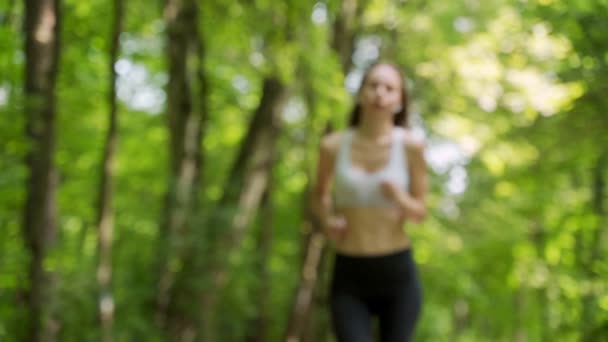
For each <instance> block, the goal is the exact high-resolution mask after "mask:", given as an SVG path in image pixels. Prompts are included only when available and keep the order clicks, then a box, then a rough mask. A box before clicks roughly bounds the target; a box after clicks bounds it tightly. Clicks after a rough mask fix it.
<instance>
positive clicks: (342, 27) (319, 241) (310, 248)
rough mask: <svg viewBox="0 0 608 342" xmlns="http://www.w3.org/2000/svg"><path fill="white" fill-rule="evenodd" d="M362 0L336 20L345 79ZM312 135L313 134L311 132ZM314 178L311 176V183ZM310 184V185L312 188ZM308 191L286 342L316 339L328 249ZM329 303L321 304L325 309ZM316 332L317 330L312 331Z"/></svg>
mask: <svg viewBox="0 0 608 342" xmlns="http://www.w3.org/2000/svg"><path fill="white" fill-rule="evenodd" d="M359 1H360V0H343V1H342V3H341V6H340V12H339V14H338V16H337V18H336V20H335V21H334V25H333V36H332V43H331V46H332V48H333V49H334V51H335V52H336V53H337V54H338V56H339V58H340V63H341V66H342V72H343V74H344V76H346V75H347V74H348V73H349V72H350V70H351V68H352V66H353V63H352V54H353V52H354V48H355V39H356V37H357V34H358V33H359V21H360V19H361V17H362V16H363V11H364V8H365V4H366V3H367V2H366V1H363V2H364V3H365V4H363V5H362V4H361V3H360V2H359ZM312 93H313V92H312V90H311V89H307V94H306V95H307V101H308V107H309V110H311V109H312V108H313V107H314V105H313V104H314V98H313V97H314V95H312ZM330 130H331V126H329V125H328V126H327V127H326V128H325V132H324V133H325V134H326V133H329V131H330ZM310 133H311V134H312V133H313V132H310ZM310 179H312V177H311V176H310V175H309V180H310ZM310 186H311V184H309V187H310ZM309 193H310V191H309V189H308V191H307V193H306V194H305V203H306V205H305V206H304V208H305V209H304V210H305V212H306V215H305V217H306V220H307V222H306V223H305V224H304V225H305V229H304V231H305V236H304V240H305V241H306V242H305V244H304V246H303V250H304V260H303V262H302V270H301V272H300V274H301V275H300V281H299V283H298V288H297V289H296V292H295V297H294V301H293V304H292V309H291V314H290V317H289V323H288V325H287V329H286V331H285V335H284V340H285V341H289V342H296V341H302V340H304V339H305V338H306V336H309V337H310V336H316V333H315V332H310V331H307V330H309V329H311V325H310V324H309V323H308V316H309V315H310V313H311V312H312V311H313V310H314V308H313V305H314V302H315V301H314V293H315V288H316V287H317V285H318V284H317V283H318V280H319V275H320V274H321V273H322V272H323V270H322V268H323V265H324V262H323V257H324V254H325V253H324V250H325V238H324V236H323V233H322V232H321V228H320V226H319V224H318V223H317V222H316V221H315V219H314V218H313V215H312V213H310V212H309V208H308V196H309ZM324 304H326V303H323V304H321V306H323V308H325V306H326V305H324ZM313 329H314V328H313Z"/></svg>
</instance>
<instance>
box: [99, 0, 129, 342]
mask: <svg viewBox="0 0 608 342" xmlns="http://www.w3.org/2000/svg"><path fill="white" fill-rule="evenodd" d="M113 6H114V21H113V25H112V33H111V37H110V55H109V57H110V58H109V61H108V71H109V88H108V104H109V109H110V111H109V115H108V130H107V133H106V134H107V135H106V141H105V146H104V151H103V157H102V162H101V180H100V182H99V195H98V196H99V198H98V202H97V231H98V238H97V258H98V262H97V286H98V291H99V299H98V319H99V323H100V326H101V335H102V341H104V342H109V341H112V321H113V320H114V298H113V297H114V296H113V294H112V285H111V284H112V243H113V240H112V237H113V235H114V234H113V232H114V211H113V205H112V203H113V187H114V168H115V165H114V164H115V159H116V151H117V144H118V131H117V130H118V113H117V112H118V108H117V98H116V79H117V75H116V62H117V60H118V54H119V49H120V40H119V38H120V33H121V32H122V26H123V23H122V22H123V12H124V1H123V0H114V3H113Z"/></svg>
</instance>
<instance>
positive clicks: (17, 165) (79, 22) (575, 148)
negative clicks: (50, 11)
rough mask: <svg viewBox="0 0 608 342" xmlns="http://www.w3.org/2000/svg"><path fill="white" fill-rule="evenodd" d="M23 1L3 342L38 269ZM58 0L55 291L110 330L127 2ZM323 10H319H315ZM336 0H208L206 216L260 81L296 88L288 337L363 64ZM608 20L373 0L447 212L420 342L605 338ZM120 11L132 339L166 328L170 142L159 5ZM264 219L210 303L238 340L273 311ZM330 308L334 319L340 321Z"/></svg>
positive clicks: (0, 145) (556, 4)
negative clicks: (104, 189)
mask: <svg viewBox="0 0 608 342" xmlns="http://www.w3.org/2000/svg"><path fill="white" fill-rule="evenodd" d="M9 3H11V4H13V7H9V6H7V4H9ZM21 7H22V5H21V3H20V2H12V1H6V0H5V1H0V169H1V172H0V270H1V271H0V340H11V338H13V337H14V336H16V334H17V333H16V329H19V327H18V325H19V322H20V318H21V317H22V315H23V310H22V309H21V308H22V307H23V300H24V298H23V297H22V296H23V292H22V290H23V289H24V288H25V287H26V286H27V282H28V276H27V265H28V260H29V256H28V253H27V251H26V249H25V247H24V246H23V241H22V234H21V224H22V222H21V221H22V219H21V217H22V211H23V208H22V207H23V200H24V198H25V186H24V184H25V181H26V178H27V174H26V169H25V167H24V165H23V158H24V155H25V152H26V150H27V148H28V143H27V140H26V139H25V136H24V117H23V115H22V112H23V106H22V104H21V93H22V89H23V88H22V87H23V79H22V75H23V67H24V60H23V59H24V57H23V56H24V54H23V51H22V45H23V42H22V39H23V36H22V32H21V24H20V21H21V20H22V19H23V18H22V12H23V9H22V8H21ZM63 7H64V8H63V9H64V10H63V22H62V49H61V64H60V68H59V69H60V73H59V81H58V88H57V96H58V110H57V113H58V122H57V125H58V126H57V152H56V155H55V163H56V167H57V169H58V174H59V187H58V197H57V198H58V205H59V231H58V236H57V240H56V243H55V245H54V249H53V251H52V253H51V255H50V256H49V257H48V260H47V261H46V263H45V267H47V268H49V269H52V270H54V271H55V272H56V273H57V277H58V279H59V281H58V283H57V284H56V287H57V289H56V291H55V292H54V296H55V299H54V300H53V305H54V306H56V311H57V312H58V313H59V315H58V317H59V322H60V327H61V329H60V337H61V339H62V340H66V341H71V340H94V339H97V338H98V337H99V330H98V329H99V327H98V326H97V322H96V307H97V293H96V280H95V279H96V278H95V272H96V271H95V266H96V244H97V232H96V231H95V220H96V198H97V191H98V190H97V187H98V182H99V174H100V162H101V153H102V144H103V141H104V137H105V133H106V126H107V117H108V115H107V112H108V110H109V108H108V105H107V103H106V102H107V98H108V94H107V89H108V79H109V75H108V74H109V70H108V66H107V61H108V53H109V51H108V50H109V34H110V23H111V20H110V17H111V15H112V14H111V6H110V3H109V2H107V1H99V0H94V1H76V0H69V1H65V2H64V4H63ZM314 8H316V9H317V11H320V12H317V15H319V17H318V18H317V19H315V20H316V21H313V20H312V19H311V16H312V13H313V9H314ZM319 8H321V9H319ZM339 8H340V1H325V2H322V3H321V2H319V3H317V4H316V5H315V4H312V3H310V2H306V1H295V2H273V1H262V0H256V1H250V2H243V1H240V2H221V1H211V2H204V3H203V4H202V8H201V18H200V19H201V20H200V23H199V28H200V30H201V33H202V35H203V37H204V51H205V60H204V63H205V72H206V76H207V77H208V82H209V91H210V94H209V113H208V114H209V121H208V126H207V132H206V136H205V139H204V141H201V144H202V146H203V147H204V151H205V153H206V163H205V164H204V170H203V178H204V181H203V185H202V186H201V189H200V192H199V197H200V210H199V211H197V213H196V220H195V222H197V223H198V222H204V220H203V218H204V216H205V215H207V214H208V213H207V212H206V210H207V209H208V208H211V207H212V205H213V204H214V203H215V201H216V200H217V199H218V198H219V197H220V196H221V194H222V192H223V191H224V189H223V187H224V184H226V181H227V179H226V177H227V175H228V174H229V170H230V168H231V166H232V163H233V161H234V158H235V156H236V154H237V153H238V150H239V147H240V146H239V144H240V142H241V141H242V139H243V137H244V136H245V134H246V130H247V127H248V123H249V120H250V119H251V114H252V113H253V111H254V110H255V108H256V107H257V105H258V102H259V100H260V97H261V82H262V80H263V79H264V77H265V76H267V75H269V74H276V75H278V76H279V77H280V78H281V79H282V80H283V81H284V82H286V83H287V84H288V85H289V86H290V89H291V92H292V97H291V99H290V102H289V105H288V106H287V110H286V114H285V121H284V127H285V129H284V132H283V134H282V136H281V139H280V142H279V158H278V160H277V164H276V167H275V171H274V175H273V177H274V184H273V204H274V217H273V222H274V225H273V237H272V247H271V253H270V257H269V260H268V262H269V268H270V279H271V280H270V282H271V288H270V291H269V293H270V294H271V298H270V300H269V302H270V308H269V310H268V312H269V313H270V317H271V320H272V324H271V332H270V334H271V338H272V341H278V340H280V338H281V337H282V334H283V332H284V329H285V328H286V324H287V319H288V313H289V312H290V308H291V305H292V303H293V293H294V289H295V288H296V285H297V284H296V282H297V281H298V276H299V271H300V270H299V267H300V262H301V253H302V250H301V247H302V245H303V244H302V241H301V239H302V235H303V227H302V222H303V208H304V201H305V195H304V194H305V189H306V187H307V186H308V185H309V184H310V182H311V181H312V175H314V167H315V166H314V165H315V161H316V158H317V153H318V150H317V147H318V142H319V139H320V136H321V132H322V131H323V130H324V129H325V127H326V125H327V124H328V123H330V124H331V125H332V126H333V128H334V129H339V128H342V127H344V126H345V124H346V120H347V115H348V111H349V109H350V106H351V105H352V94H350V93H349V92H348V91H347V90H346V89H345V86H344V85H345V80H346V76H348V75H343V74H342V72H341V67H340V65H339V61H338V58H337V56H336V54H335V52H334V51H333V50H332V49H331V47H330V42H331V37H332V34H333V33H332V21H333V20H334V19H335V17H336V13H338V11H339ZM323 11H327V12H323ZM323 15H325V17H324V19H319V18H322V17H323ZM607 16H608V4H607V3H606V1H602V0H578V1H573V2H572V1H570V2H567V1H562V0H538V1H518V0H517V1H516V0H512V1H509V0H491V1H470V0H467V1H456V2H445V1H444V2H438V1H435V2H427V1H396V0H395V1H392V0H373V1H369V3H368V5H367V7H366V8H365V13H364V16H363V21H362V22H361V25H362V27H361V29H362V31H361V32H360V35H359V37H358V40H357V41H358V43H359V48H360V49H361V46H362V45H364V42H370V41H371V42H372V43H373V44H376V45H377V47H378V53H379V55H380V57H382V58H389V59H393V60H395V61H396V62H397V63H398V64H400V65H402V66H404V69H405V71H406V74H407V76H408V81H409V84H408V86H409V90H410V93H411V97H412V100H413V103H412V109H413V112H414V113H415V116H416V120H415V125H416V127H419V128H421V129H423V130H425V134H426V136H427V141H428V145H427V146H428V147H427V152H428V154H427V156H428V158H427V159H428V160H429V164H430V167H429V170H430V171H431V173H432V174H431V179H432V184H431V192H430V194H429V207H430V208H431V214H430V215H429V218H428V219H427V221H426V222H425V223H423V224H420V225H410V226H408V227H407V228H406V229H407V230H408V233H409V234H410V235H411V236H412V239H413V241H414V253H415V256H416V260H417V262H418V264H419V272H420V274H421V277H422V282H423V286H424V301H425V306H424V312H423V315H422V319H421V321H420V325H419V329H418V332H417V336H418V340H421V341H463V342H464V341H513V340H527V341H600V336H606V333H607V332H606V329H607V328H606V326H607V322H608V284H607V283H606V281H605V274H607V272H608V262H607V261H606V260H608V259H607V258H606V253H607V250H606V243H605V242H606V239H608V232H607V231H606V223H607V222H608V220H607V218H606V210H607V208H606V201H607V200H608V198H607V195H606V193H608V190H606V185H605V184H606V179H607V178H608V165H607V164H606V163H605V162H604V163H602V160H605V158H606V152H605V150H606V146H608V116H607V115H606V114H605V108H607V107H608V106H607V104H608V103H607V100H606V99H607V98H606V96H605V94H606V84H608V73H607V72H606V70H607V64H608V55H607V54H606V51H608V30H607V29H606V28H607V27H606V25H608V18H607ZM125 23H126V26H125V32H123V34H122V35H121V50H122V52H121V56H120V58H121V63H122V64H120V65H121V67H119V65H117V66H116V68H117V69H120V68H122V69H120V70H122V71H119V75H120V77H119V80H118V84H119V87H118V88H119V97H120V103H119V149H118V160H117V168H116V184H115V195H116V197H115V201H114V208H115V214H116V219H115V221H116V226H115V235H114V241H115V244H114V252H113V253H114V255H113V265H114V273H113V290H114V300H115V307H116V314H115V324H114V333H115V337H116V340H117V341H123V340H124V341H132V340H146V341H161V340H163V339H162V338H161V337H160V336H162V335H161V331H159V330H158V328H156V326H155V324H154V308H153V303H151V298H154V295H155V291H156V284H154V282H155V279H156V275H155V272H156V270H155V269H154V266H153V265H155V262H156V261H157V257H158V255H157V253H158V250H157V247H158V245H157V237H158V227H159V221H160V219H161V212H162V206H163V193H164V191H165V189H166V188H167V184H166V182H167V175H168V166H167V165H168V159H169V155H168V153H169V148H168V141H167V140H168V134H167V125H166V122H165V121H166V118H165V115H164V113H163V111H164V96H165V94H164V90H163V88H164V87H165V83H166V80H167V74H168V71H167V63H166V51H165V46H166V45H165V37H164V34H165V27H164V24H163V20H162V9H161V5H160V2H152V3H151V2H149V1H143V0H135V1H128V2H127V12H126V20H125ZM373 44H372V45H373ZM363 50H364V49H363ZM360 51H361V50H360ZM361 60H362V61H364V62H365V61H366V59H365V58H363V59H361ZM361 60H357V61H356V62H357V63H355V64H356V65H355V67H356V69H357V70H359V69H361V68H362V67H363V66H364V65H363V62H361ZM142 99H143V100H142ZM446 151H447V152H446ZM602 158H604V159H602ZM601 180H603V182H604V183H602V182H601ZM602 191H603V192H602ZM223 209H225V210H229V209H227V208H223ZM195 228H196V229H194V230H195V231H196V232H198V233H200V231H202V230H205V229H210V228H209V227H199V226H197V227H195ZM223 228H224V227H213V229H215V230H218V231H220V230H221V229H223ZM260 228H261V227H260V223H259V222H257V223H256V224H254V225H253V227H252V229H250V230H249V231H248V233H247V235H246V237H245V240H244V242H243V244H242V245H241V246H240V248H238V249H237V250H236V251H234V252H233V253H231V254H230V255H226V256H225V257H226V258H227V260H229V265H230V267H231V268H230V269H231V272H230V273H229V276H228V278H229V281H228V286H227V288H226V289H225V290H224V291H223V292H222V293H221V296H220V303H219V304H220V305H218V307H217V309H216V312H215V313H214V314H215V316H216V317H218V319H217V324H218V326H217V328H218V336H219V337H221V339H220V340H222V341H239V340H242V339H243V338H244V337H245V336H247V335H248V334H250V333H251V331H252V324H254V323H252V322H255V319H256V318H257V316H258V314H259V307H258V299H259V298H258V296H257V293H258V292H257V291H260V286H261V282H260V278H259V274H260V273H259V268H258V267H259V266H258V261H259V258H260V253H259V250H258V248H257V246H258V245H257V239H258V233H259V229H260ZM198 233H197V234H198ZM194 236H195V237H196V239H194V241H188V242H189V243H192V244H193V245H196V246H199V247H200V246H204V247H205V248H208V247H209V246H206V245H205V241H202V240H201V239H202V237H201V236H203V235H194ZM205 248H203V247H201V248H199V249H198V250H199V251H200V250H205ZM176 267H181V265H176ZM324 276H326V275H324ZM192 277H193V279H199V278H198V275H192ZM193 281H194V280H193ZM197 303H198V301H197V300H196V299H193V300H192V302H191V303H189V304H190V305H192V307H193V308H194V307H195V306H196V305H197ZM323 304H324V303H321V305H323ZM321 309H323V308H321ZM317 320H318V321H321V323H319V324H320V326H322V327H325V328H323V329H327V328H326V327H327V322H326V321H327V317H326V316H323V315H319V317H317ZM323 321H325V322H324V324H325V325H323V324H322V323H323ZM320 335H322V334H320ZM326 335H327V334H325V335H324V336H326Z"/></svg>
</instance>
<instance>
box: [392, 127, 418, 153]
mask: <svg viewBox="0 0 608 342" xmlns="http://www.w3.org/2000/svg"><path fill="white" fill-rule="evenodd" d="M395 131H396V134H397V136H398V137H399V140H400V141H401V142H402V143H403V146H404V147H405V148H406V149H407V150H408V151H412V152H413V151H420V152H421V151H423V150H424V147H425V145H426V141H425V139H424V136H423V135H422V134H417V133H416V132H415V131H414V130H413V129H412V128H406V127H396V128H395Z"/></svg>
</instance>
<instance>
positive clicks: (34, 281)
mask: <svg viewBox="0 0 608 342" xmlns="http://www.w3.org/2000/svg"><path fill="white" fill-rule="evenodd" d="M60 19H61V16H60V3H59V0H26V1H25V25H24V28H25V90H24V93H25V99H26V102H25V105H26V106H25V116H26V136H27V139H28V141H29V143H30V149H29V151H28V153H27V156H26V164H27V169H28V171H29V176H28V179H27V194H26V199H25V210H24V213H23V215H24V216H23V220H24V223H23V233H24V239H25V244H26V246H27V249H28V251H29V253H30V265H29V288H28V291H27V295H28V296H27V297H28V311H29V327H28V330H27V331H28V332H27V333H28V337H27V338H26V340H28V341H54V340H55V337H56V333H57V330H58V327H57V324H56V322H55V321H54V320H53V318H52V317H51V312H50V309H49V308H50V299H51V298H50V295H51V294H50V292H51V291H50V290H51V286H52V283H53V282H52V278H53V277H52V275H51V274H49V273H47V272H45V270H44V266H43V265H44V260H45V257H46V255H47V252H48V249H49V247H50V245H51V242H52V241H53V239H54V236H55V231H56V220H57V218H56V216H57V208H56V203H55V192H56V187H57V175H56V171H55V168H54V161H53V159H54V155H55V121H56V120H55V116H56V113H55V84H56V79H57V65H58V60H59V46H60V44H59V32H60V31H59V24H60Z"/></svg>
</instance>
